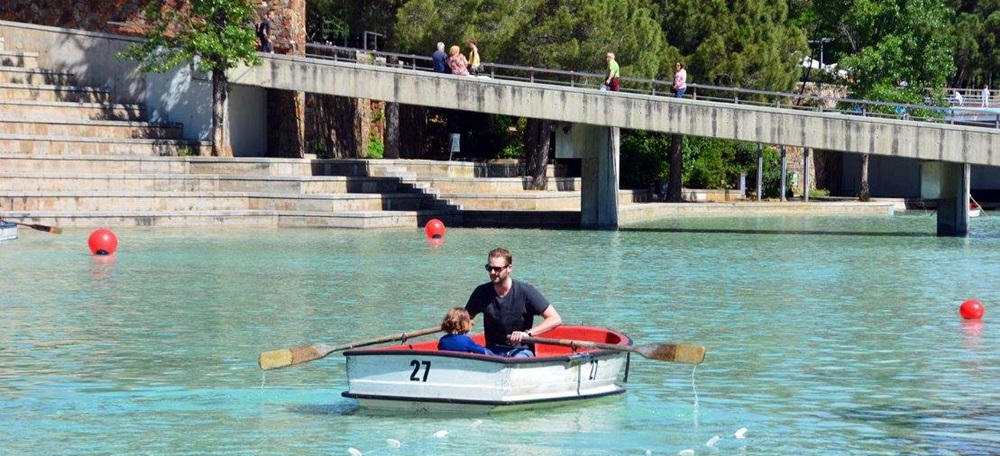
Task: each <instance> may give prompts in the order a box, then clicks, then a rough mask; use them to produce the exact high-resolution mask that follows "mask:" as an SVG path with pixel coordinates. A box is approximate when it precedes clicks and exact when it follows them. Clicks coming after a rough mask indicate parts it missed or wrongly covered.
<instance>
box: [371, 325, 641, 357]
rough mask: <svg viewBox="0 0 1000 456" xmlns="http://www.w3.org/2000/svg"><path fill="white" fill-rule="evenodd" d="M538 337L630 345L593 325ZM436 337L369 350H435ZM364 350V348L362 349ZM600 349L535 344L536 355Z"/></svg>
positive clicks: (480, 339) (562, 328)
mask: <svg viewBox="0 0 1000 456" xmlns="http://www.w3.org/2000/svg"><path fill="white" fill-rule="evenodd" d="M469 336H470V337H472V340H474V341H476V343H478V344H480V345H484V344H485V340H484V336H483V334H482V333H477V334H470V335H469ZM538 337H539V338H543V339H559V340H564V341H565V340H574V341H583V342H597V343H602V344H613V345H631V344H632V339H630V338H629V337H628V336H626V335H624V334H622V333H619V332H616V331H612V330H610V329H605V328H598V327H594V326H578V325H563V326H560V327H558V328H556V329H553V330H552V331H549V332H547V333H545V334H542V335H539V336H538ZM437 343H438V341H437V338H434V339H430V340H425V341H420V342H412V343H407V344H402V345H392V346H381V347H378V348H373V349H370V350H380V351H381V350H437ZM362 350H364V349H362ZM595 350H600V349H599V348H589V347H576V348H575V350H574V348H573V347H567V346H564V345H552V344H541V343H536V344H535V355H536V356H539V357H541V356H560V355H569V354H573V353H578V352H588V351H595Z"/></svg>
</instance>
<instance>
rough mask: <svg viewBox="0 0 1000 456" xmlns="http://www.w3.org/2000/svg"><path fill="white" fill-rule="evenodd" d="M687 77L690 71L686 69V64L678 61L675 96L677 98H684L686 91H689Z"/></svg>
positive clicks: (675, 69)
mask: <svg viewBox="0 0 1000 456" xmlns="http://www.w3.org/2000/svg"><path fill="white" fill-rule="evenodd" d="M687 79H688V73H687V70H685V69H684V64H683V63H681V62H677V63H675V64H674V96H675V97H677V98H684V92H686V91H687V88H688V86H687Z"/></svg>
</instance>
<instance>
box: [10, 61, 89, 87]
mask: <svg viewBox="0 0 1000 456" xmlns="http://www.w3.org/2000/svg"><path fill="white" fill-rule="evenodd" d="M0 83H10V84H28V85H57V86H67V85H76V83H77V80H76V76H75V75H73V74H72V73H64V72H60V71H50V70H42V69H38V68H23V67H16V66H0Z"/></svg>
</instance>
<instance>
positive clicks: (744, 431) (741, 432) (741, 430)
mask: <svg viewBox="0 0 1000 456" xmlns="http://www.w3.org/2000/svg"><path fill="white" fill-rule="evenodd" d="M746 434H747V428H739V429H737V430H736V432H735V433H734V434H733V437H736V438H738V439H743V438H746V437H744V436H746Z"/></svg>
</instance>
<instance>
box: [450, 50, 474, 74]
mask: <svg viewBox="0 0 1000 456" xmlns="http://www.w3.org/2000/svg"><path fill="white" fill-rule="evenodd" d="M449 51H450V52H449V54H451V56H450V57H448V68H451V74H457V75H460V76H468V75H469V61H468V60H467V59H466V58H465V56H464V55H462V48H460V47H458V45H454V46H452V47H451V49H449Z"/></svg>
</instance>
